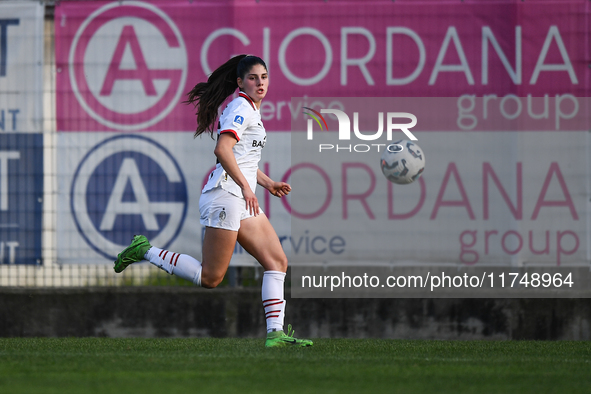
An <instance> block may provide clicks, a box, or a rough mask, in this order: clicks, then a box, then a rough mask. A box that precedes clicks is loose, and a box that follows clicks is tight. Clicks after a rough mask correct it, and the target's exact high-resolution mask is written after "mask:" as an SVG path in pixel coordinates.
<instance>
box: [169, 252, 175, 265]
mask: <svg viewBox="0 0 591 394" xmlns="http://www.w3.org/2000/svg"><path fill="white" fill-rule="evenodd" d="M174 256H176V253H173V254H172V256H170V264H172V260H174Z"/></svg>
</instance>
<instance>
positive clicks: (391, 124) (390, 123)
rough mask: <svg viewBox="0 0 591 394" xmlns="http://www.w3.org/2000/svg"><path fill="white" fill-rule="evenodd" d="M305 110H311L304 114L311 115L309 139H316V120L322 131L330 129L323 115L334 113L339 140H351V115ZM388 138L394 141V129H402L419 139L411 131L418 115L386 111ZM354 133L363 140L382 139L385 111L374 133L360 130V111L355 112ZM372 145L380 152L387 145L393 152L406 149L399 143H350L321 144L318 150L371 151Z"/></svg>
mask: <svg viewBox="0 0 591 394" xmlns="http://www.w3.org/2000/svg"><path fill="white" fill-rule="evenodd" d="M303 108H304V109H305V110H307V111H309V112H304V114H306V115H308V116H310V119H308V122H307V139H308V140H313V139H314V121H316V123H317V124H318V126H320V130H321V131H324V130H326V131H328V124H327V123H326V119H324V117H323V116H322V114H333V115H335V116H336V118H337V121H338V123H339V129H338V130H339V141H351V120H350V119H349V116H348V115H347V114H346V113H345V112H343V111H341V110H338V109H334V108H331V109H325V108H323V109H321V110H320V112H318V111H316V110H314V109H312V108H309V107H303ZM385 118H386V138H387V140H388V141H392V139H393V136H392V134H393V131H395V130H400V131H402V132H403V133H404V134H405V135H406V137H407V138H408V139H410V140H412V141H417V140H418V139H417V138H416V137H415V136H414V135H413V134H412V133H411V131H410V130H409V129H411V128H413V127H414V126H416V124H417V117H416V116H414V115H413V114H411V113H408V112H387V113H386V116H385ZM395 119H396V120H399V119H407V120H410V122H407V123H399V122H398V121H395ZM353 133H354V135H355V137H356V138H357V139H359V140H362V141H376V140H378V139H380V138H381V137H382V135H383V133H384V112H378V130H377V131H376V132H375V133H373V134H364V133H362V132H361V131H360V130H359V112H353ZM372 147H375V148H376V149H377V151H378V152H380V148H381V147H385V149H388V150H391V149H392V150H391V151H392V152H396V151H400V150H402V149H404V146H402V145H397V144H355V145H352V144H349V145H339V144H336V145H335V144H319V145H318V151H319V152H322V151H330V150H333V151H335V152H339V151H348V152H353V151H354V152H369V151H370V150H372Z"/></svg>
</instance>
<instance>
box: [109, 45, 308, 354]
mask: <svg viewBox="0 0 591 394" xmlns="http://www.w3.org/2000/svg"><path fill="white" fill-rule="evenodd" d="M268 85H269V75H268V73H267V66H266V65H265V62H264V61H263V60H262V59H261V58H259V57H256V56H246V55H239V56H235V57H233V58H232V59H230V60H229V61H227V62H226V63H224V64H223V65H222V66H220V67H219V68H218V69H216V70H215V71H214V72H213V73H212V74H211V76H210V77H209V78H208V80H207V82H201V83H198V84H197V85H196V86H195V87H194V88H193V90H191V91H190V92H189V93H188V99H187V103H192V104H194V105H195V107H196V108H197V123H198V125H197V131H196V132H195V136H198V135H201V134H203V133H204V132H208V133H210V134H211V135H212V136H213V133H214V126H215V125H216V119H217V116H218V108H219V107H220V105H221V104H222V103H223V102H224V101H225V100H226V99H227V98H228V97H229V96H230V95H232V94H233V93H234V92H235V91H236V88H240V93H239V96H238V97H237V98H236V99H234V100H232V101H231V102H230V104H228V106H227V107H226V108H225V109H224V111H223V113H222V115H221V116H220V118H219V125H218V130H217V137H218V140H217V144H216V147H215V149H214V154H215V155H216V157H217V165H216V167H215V169H214V171H213V172H212V173H211V174H210V175H209V180H208V182H207V184H206V185H205V187H204V188H203V190H202V193H201V198H200V199H199V211H200V214H201V224H202V225H204V226H206V227H205V237H204V240H203V253H202V259H201V262H199V261H197V260H196V259H194V258H193V257H191V256H188V255H186V254H180V253H174V252H170V251H167V250H162V249H158V248H156V247H154V246H151V245H150V243H149V242H148V240H147V239H146V237H145V236H143V235H136V236H135V237H134V238H133V241H132V243H131V245H129V246H128V247H127V248H126V249H125V250H123V251H122V252H121V253H119V255H118V256H117V260H116V261H115V267H114V269H115V272H121V271H123V270H124V269H125V268H126V267H127V266H128V265H129V264H132V263H135V262H138V261H141V260H148V261H149V262H150V263H152V264H154V265H156V266H157V267H160V268H162V269H163V270H165V271H166V272H168V273H169V274H171V275H172V274H175V275H178V276H180V277H181V278H184V279H187V280H190V281H192V282H193V283H195V284H196V285H199V286H202V287H206V288H214V287H216V286H217V285H218V284H220V282H221V281H222V279H223V278H224V275H225V273H226V271H227V269H228V266H229V265H230V259H231V257H232V253H233V252H234V247H235V244H236V241H238V242H239V243H240V245H242V247H243V248H244V249H245V250H246V251H247V252H248V253H250V254H251V255H252V256H253V257H254V258H255V259H257V261H258V262H259V263H260V264H261V265H262V266H263V268H264V269H265V273H264V274H263V289H262V298H263V308H264V310H265V316H266V319H267V339H266V341H265V346H267V347H281V346H294V345H295V346H311V345H312V341H310V340H307V339H296V338H294V337H293V331H292V330H291V326H289V329H288V332H287V334H285V333H284V331H283V317H284V312H285V299H284V295H283V294H284V293H283V287H284V282H285V272H286V271H287V257H286V256H285V253H284V252H283V248H282V247H281V243H280V242H279V238H278V237H277V234H276V233H275V230H274V229H273V227H272V226H271V223H270V222H269V219H268V218H267V216H265V214H264V212H263V211H262V210H261V209H260V207H259V203H258V200H257V198H256V196H255V193H254V191H255V187H256V185H257V183H258V184H259V185H261V186H262V187H264V188H265V189H267V190H268V191H269V192H270V193H271V194H273V195H274V196H276V197H279V198H281V197H283V196H286V195H287V194H288V193H289V192H290V191H291V187H290V186H289V185H288V184H287V183H285V182H275V181H273V180H272V179H271V178H269V177H268V176H267V175H265V173H263V172H262V171H261V170H259V168H258V163H259V161H260V158H261V151H262V150H263V148H264V147H265V143H266V138H267V137H266V133H265V128H264V127H263V123H262V121H261V114H260V111H259V108H260V106H261V101H262V100H263V98H264V97H265V95H266V94H267V88H268Z"/></svg>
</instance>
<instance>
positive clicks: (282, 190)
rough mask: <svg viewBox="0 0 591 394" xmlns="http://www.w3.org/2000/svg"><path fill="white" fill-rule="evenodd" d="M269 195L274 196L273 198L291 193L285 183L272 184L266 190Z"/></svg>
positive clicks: (289, 187)
mask: <svg viewBox="0 0 591 394" xmlns="http://www.w3.org/2000/svg"><path fill="white" fill-rule="evenodd" d="M268 190H269V193H271V194H272V195H274V196H275V197H279V198H281V197H283V196H287V195H288V194H289V192H290V191H291V186H289V184H287V183H285V182H273V184H272V185H271V187H270V188H269V189H268Z"/></svg>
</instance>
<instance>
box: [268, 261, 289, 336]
mask: <svg viewBox="0 0 591 394" xmlns="http://www.w3.org/2000/svg"><path fill="white" fill-rule="evenodd" d="M284 283H285V272H280V271H265V273H264V274H263V290H262V296H263V308H265V317H266V319H267V332H271V331H281V330H283V318H284V316H285V299H284V298H283V297H284V296H283V287H284Z"/></svg>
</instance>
